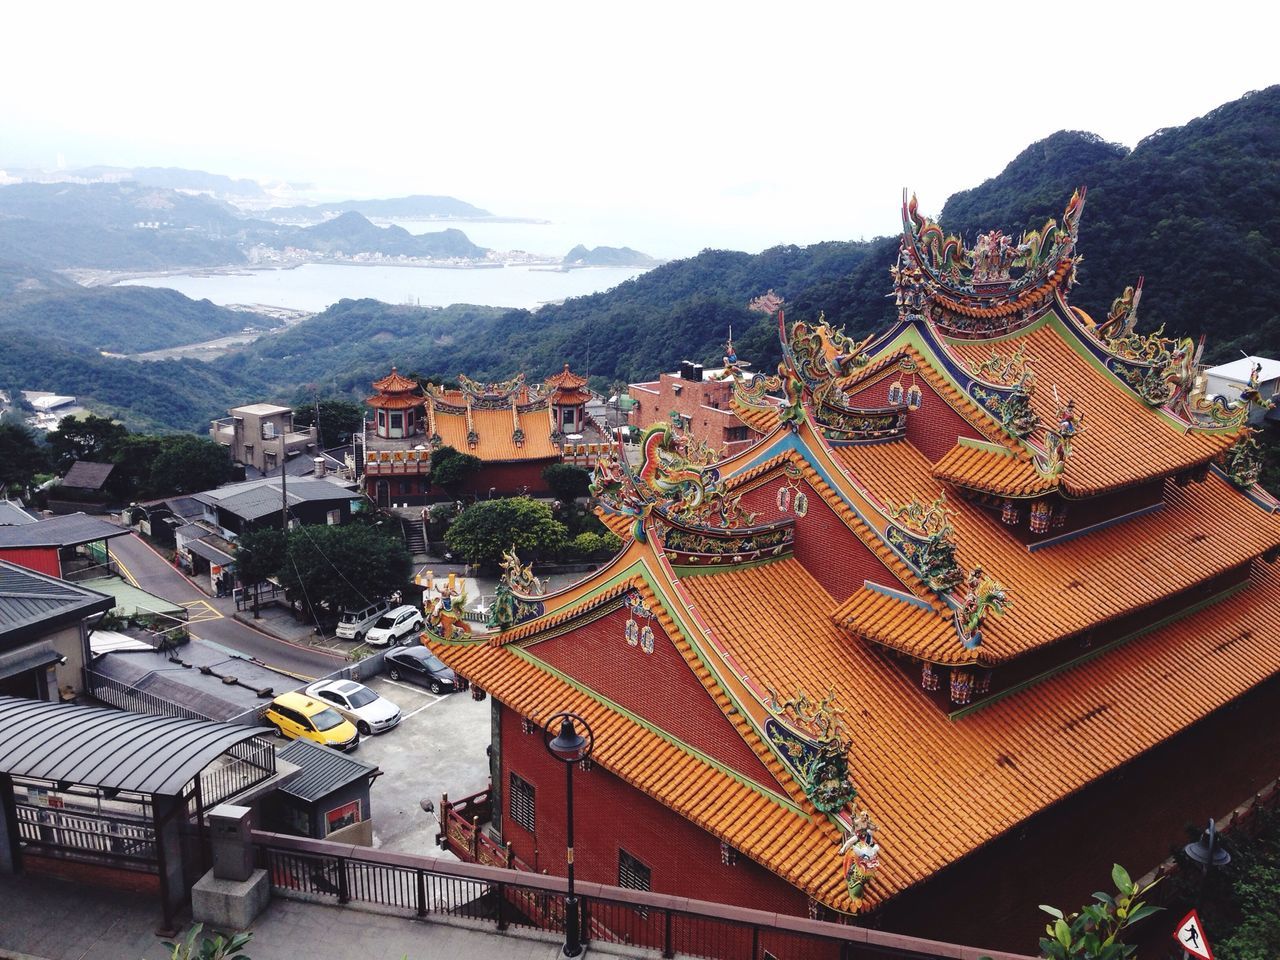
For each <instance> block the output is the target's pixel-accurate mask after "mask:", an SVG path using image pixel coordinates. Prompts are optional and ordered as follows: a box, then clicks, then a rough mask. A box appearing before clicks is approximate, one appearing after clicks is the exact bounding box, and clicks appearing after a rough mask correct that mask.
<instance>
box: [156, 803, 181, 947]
mask: <svg viewBox="0 0 1280 960" xmlns="http://www.w3.org/2000/svg"><path fill="white" fill-rule="evenodd" d="M151 815H152V818H153V822H154V824H155V831H156V857H157V859H158V861H159V867H160V878H159V879H160V908H161V910H162V911H163V914H164V925H163V927H162V930H163V931H170V930H172V931H174V932H176V930H177V928H176V926H175V921H176V919H177V913H178V909H179V908H180V907H181V906H182V904H183V903H184V902H185V901H186V899H187V884H186V877H185V876H184V871H183V869H182V821H183V819H184V818H185V817H186V804H185V803H183V801H182V798H181V797H180V796H179V797H168V796H162V795H161V794H158V793H153V794H152V795H151Z"/></svg>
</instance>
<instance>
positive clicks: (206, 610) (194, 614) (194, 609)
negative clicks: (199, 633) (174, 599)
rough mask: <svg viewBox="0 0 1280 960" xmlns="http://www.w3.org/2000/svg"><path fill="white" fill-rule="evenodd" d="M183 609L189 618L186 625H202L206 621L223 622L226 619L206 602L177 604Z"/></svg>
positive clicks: (189, 601) (197, 601)
mask: <svg viewBox="0 0 1280 960" xmlns="http://www.w3.org/2000/svg"><path fill="white" fill-rule="evenodd" d="M179 606H180V607H183V608H184V609H185V610H186V611H187V613H188V614H189V616H188V617H187V622H188V623H204V622H205V621H208V620H224V619H226V618H225V616H224V615H223V613H222V611H220V610H219V609H218V608H217V607H215V606H214V605H213V604H211V603H210V602H209V601H208V600H186V601H184V602H182V603H180V604H179Z"/></svg>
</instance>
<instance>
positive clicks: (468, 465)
mask: <svg viewBox="0 0 1280 960" xmlns="http://www.w3.org/2000/svg"><path fill="white" fill-rule="evenodd" d="M480 467H481V463H480V458H479V457H473V456H472V455H471V454H469V453H459V452H458V451H457V450H455V449H453V447H448V446H445V447H437V448H436V449H435V450H433V451H431V482H432V483H433V484H435V485H436V486H437V487H442V488H443V489H445V490H448V491H449V493H450V494H452V495H454V496H457V494H458V491H459V490H460V489H461V488H462V486H463V485H464V484H465V483H466V482H467V481H468V480H470V479H471V478H472V477H474V476H475V475H476V474H477V473H479V472H480Z"/></svg>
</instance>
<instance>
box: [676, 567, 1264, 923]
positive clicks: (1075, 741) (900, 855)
mask: <svg viewBox="0 0 1280 960" xmlns="http://www.w3.org/2000/svg"><path fill="white" fill-rule="evenodd" d="M1118 566H1119V568H1121V569H1123V564H1119V565H1118ZM683 583H684V587H685V589H686V590H687V591H688V592H689V593H690V594H692V596H693V597H694V599H695V601H696V603H697V604H698V608H699V610H700V611H701V613H702V615H703V617H704V618H705V619H706V620H707V622H708V623H709V624H710V625H711V627H712V629H713V630H714V631H715V632H716V635H717V636H718V637H719V638H720V640H721V641H722V642H723V643H724V644H725V645H726V646H727V647H728V649H729V650H730V652H731V653H732V655H733V657H734V658H735V659H736V660H737V661H738V662H739V663H741V665H742V669H743V670H744V671H745V672H746V673H748V674H750V675H751V676H752V677H753V678H755V679H756V680H757V681H758V682H760V683H764V684H768V685H770V686H772V687H774V688H775V689H778V690H794V689H796V688H797V687H803V688H804V689H807V690H810V691H812V690H827V689H829V688H834V689H835V691H836V694H837V697H838V699H839V703H840V704H841V705H842V706H843V707H844V708H845V709H847V710H849V711H851V712H852V713H853V714H854V715H855V716H857V724H856V728H857V736H856V737H854V740H853V746H852V748H851V750H850V769H851V771H852V773H853V776H854V780H855V782H856V783H857V785H858V790H859V795H860V799H861V801H862V802H864V803H865V804H866V806H867V808H868V809H869V810H870V812H871V814H872V816H873V817H874V818H875V820H876V822H877V823H878V825H879V827H880V831H879V833H878V834H877V840H878V841H879V842H880V844H881V847H882V849H883V852H882V855H881V867H880V871H879V873H878V874H877V876H876V878H875V880H874V881H873V882H872V883H871V884H870V885H869V886H868V889H867V893H868V898H869V900H870V901H871V902H875V901H879V900H883V899H885V898H887V897H889V896H892V895H893V894H895V893H897V892H899V891H901V890H903V889H904V888H906V887H908V886H910V885H912V884H914V883H918V882H919V881H921V880H923V879H925V878H927V877H928V876H930V875H931V874H932V873H934V872H936V871H937V870H939V869H941V868H942V867H944V866H946V865H947V864H948V863H951V862H953V861H955V860H956V859H958V858H960V857H962V856H964V855H966V854H968V853H970V852H971V851H973V850H975V849H976V848H977V847H979V846H981V845H982V844H983V843H986V842H987V841H989V840H991V839H993V838H995V837H996V836H998V835H1000V834H1002V833H1004V832H1006V831H1007V830H1009V829H1011V828H1012V827H1014V826H1015V825H1017V824H1018V823H1019V822H1021V821H1022V820H1024V819H1026V818H1027V817H1029V816H1031V815H1032V814H1034V813H1036V812H1038V811H1040V810H1043V809H1044V808H1045V807H1047V806H1048V805H1050V804H1052V803H1054V802H1056V801H1057V800H1060V799H1062V798H1063V797H1065V796H1067V795H1068V794H1071V793H1073V792H1074V791H1076V790H1078V789H1080V788H1081V787H1082V786H1084V785H1085V784H1087V783H1089V782H1090V781H1092V780H1094V779H1096V778H1097V777H1099V776H1101V775H1102V774H1104V773H1106V772H1108V771H1110V770H1113V769H1115V768H1116V767H1118V766H1119V765H1121V764H1123V763H1125V762H1127V761H1128V760H1130V759H1132V758H1133V757H1135V756H1137V755H1138V754H1140V753H1142V752H1144V751H1146V750H1148V749H1150V748H1152V747H1153V746H1155V745H1157V744H1159V743H1160V742H1161V741H1162V740H1164V739H1166V738H1167V737H1169V736H1172V735H1173V734H1175V733H1177V732H1178V731H1180V730H1182V729H1184V728H1185V727H1186V726H1188V725H1189V724H1191V723H1193V722H1195V721H1196V720H1198V719H1200V718H1201V717H1204V716H1206V715H1207V714H1209V713H1211V712H1212V711H1214V710H1216V709H1217V708H1219V707H1221V706H1222V705H1224V704H1226V703H1228V702H1229V701H1231V700H1232V699H1234V698H1235V697H1238V696H1240V695H1241V694H1242V693H1244V692H1245V691H1247V690H1249V689H1250V688H1251V687H1253V686H1254V685H1256V684H1258V683H1260V682H1262V681H1263V680H1265V679H1267V678H1268V677H1270V676H1272V675H1274V674H1275V673H1276V672H1277V671H1280V644H1276V643H1275V638H1276V636H1278V635H1280V565H1275V564H1261V563H1259V564H1255V570H1254V574H1253V578H1252V584H1251V586H1250V587H1249V588H1248V589H1245V590H1243V591H1241V592H1240V593H1238V594H1236V595H1235V596H1234V597H1233V598H1232V599H1231V600H1230V601H1229V602H1227V603H1223V604H1220V605H1217V606H1213V607H1211V608H1209V609H1206V610H1201V611H1200V612H1198V613H1196V614H1193V615H1191V616H1189V617H1186V618H1185V619H1183V620H1181V621H1178V622H1176V623H1172V624H1169V625H1167V626H1164V627H1162V628H1160V629H1158V630H1155V631H1152V632H1151V633H1148V634H1147V635H1145V636H1141V637H1137V638H1134V639H1132V640H1129V641H1128V642H1126V643H1124V644H1122V645H1121V646H1119V647H1117V648H1116V649H1112V650H1110V651H1107V652H1105V653H1102V654H1101V655H1099V656H1096V657H1095V658H1094V659H1092V660H1089V661H1088V662H1084V663H1081V664H1079V665H1077V666H1075V667H1074V668H1072V669H1069V670H1066V671H1064V672H1062V673H1059V674H1058V675H1056V676H1053V677H1049V678H1047V679H1045V680H1043V681H1041V682H1040V683H1038V684H1036V685H1035V686H1034V687H1032V688H1030V689H1028V690H1025V691H1023V692H1020V693H1017V694H1013V695H1010V696H1007V697H1005V698H1003V699H1000V700H998V701H996V702H994V703H992V704H990V705H988V706H987V707H985V708H984V709H981V710H979V711H977V712H975V713H973V714H971V715H969V716H966V717H963V718H962V719H960V720H959V721H957V722H952V721H951V720H949V719H948V718H947V717H946V716H945V715H943V714H942V713H941V712H940V711H938V710H937V709H936V707H935V706H934V705H933V704H932V703H931V702H930V701H929V700H928V699H927V698H926V697H924V696H922V695H921V694H920V692H919V691H918V690H916V689H914V684H913V683H912V681H911V680H910V679H909V678H907V677H906V676H905V675H904V674H903V673H902V672H901V671H900V670H899V668H898V667H897V666H895V665H894V664H892V663H891V662H889V661H888V660H887V659H885V658H884V657H883V656H882V655H881V654H879V653H878V652H877V651H876V648H874V647H871V646H867V645H864V644H862V643H859V642H858V641H856V640H853V639H852V638H850V637H849V636H848V635H847V634H844V633H843V632H841V631H840V630H839V629H838V628H837V627H836V625H835V624H834V623H832V621H831V620H830V619H829V616H828V614H829V612H830V611H831V608H832V607H833V602H832V600H831V598H830V597H829V596H828V595H827V594H826V593H825V592H824V591H823V590H822V588H821V586H820V585H819V584H818V583H817V581H815V580H814V579H813V578H812V577H811V576H810V575H809V573H808V571H806V570H805V569H804V567H803V566H802V565H801V564H800V563H799V562H798V561H796V560H795V559H794V558H790V559H786V560H780V561H776V562H775V563H771V564H768V565H765V566H762V567H756V568H746V569H739V570H725V571H721V572H718V573H714V574H710V575H704V576H699V577H689V578H686V579H685V580H684V581H683ZM780 624H785V625H786V626H785V630H786V636H787V643H785V644H781V643H778V642H777V635H778V629H779V625H780ZM779 842H780V843H781V842H784V838H782V837H779Z"/></svg>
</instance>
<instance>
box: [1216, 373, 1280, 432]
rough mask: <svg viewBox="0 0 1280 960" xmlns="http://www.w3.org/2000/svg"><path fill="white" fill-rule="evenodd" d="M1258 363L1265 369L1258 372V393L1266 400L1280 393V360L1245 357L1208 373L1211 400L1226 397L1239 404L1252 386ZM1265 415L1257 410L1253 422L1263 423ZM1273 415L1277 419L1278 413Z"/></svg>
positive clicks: (1252, 416)
mask: <svg viewBox="0 0 1280 960" xmlns="http://www.w3.org/2000/svg"><path fill="white" fill-rule="evenodd" d="M1255 364H1258V365H1260V366H1261V367H1262V369H1261V370H1260V371H1259V372H1258V392H1259V393H1260V394H1262V396H1263V398H1264V399H1270V398H1271V397H1273V396H1275V395H1276V393H1277V392H1280V360H1271V359H1269V358H1267V357H1241V358H1240V359H1239V360H1232V361H1231V362H1230V363H1224V364H1220V365H1219V366H1216V367H1210V368H1209V369H1208V370H1206V371H1205V372H1204V375H1205V381H1206V383H1205V391H1206V393H1207V394H1208V396H1210V397H1222V398H1223V399H1224V400H1227V401H1229V402H1231V403H1234V402H1236V401H1237V400H1239V399H1240V394H1241V392H1242V391H1243V390H1244V389H1245V387H1246V386H1247V385H1248V383H1249V375H1250V373H1252V372H1253V368H1254V365H1255ZM1264 414H1265V411H1261V410H1258V409H1257V408H1255V409H1254V411H1253V414H1252V415H1251V416H1250V419H1251V420H1255V421H1257V420H1261V419H1262V416H1263V415H1264ZM1270 416H1271V418H1272V419H1275V418H1276V411H1274V410H1273V411H1271V413H1270Z"/></svg>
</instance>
